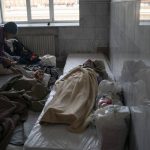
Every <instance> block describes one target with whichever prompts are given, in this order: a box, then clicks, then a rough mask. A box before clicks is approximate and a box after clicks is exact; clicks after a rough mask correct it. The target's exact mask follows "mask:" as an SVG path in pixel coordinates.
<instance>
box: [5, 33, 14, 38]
mask: <svg viewBox="0 0 150 150" xmlns="http://www.w3.org/2000/svg"><path fill="white" fill-rule="evenodd" d="M4 37H5V39H6V40H8V39H12V38H14V37H15V34H12V33H9V32H4Z"/></svg>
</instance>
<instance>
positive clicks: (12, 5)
mask: <svg viewBox="0 0 150 150" xmlns="http://www.w3.org/2000/svg"><path fill="white" fill-rule="evenodd" d="M1 2H2V10H3V21H4V22H7V21H27V9H26V0H18V1H14V0H2V1H1Z"/></svg>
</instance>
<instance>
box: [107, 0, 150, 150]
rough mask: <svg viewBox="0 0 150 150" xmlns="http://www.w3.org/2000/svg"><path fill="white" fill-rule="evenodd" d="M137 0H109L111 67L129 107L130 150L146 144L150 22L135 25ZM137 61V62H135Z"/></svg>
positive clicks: (148, 133)
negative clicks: (148, 23)
mask: <svg viewBox="0 0 150 150" xmlns="http://www.w3.org/2000/svg"><path fill="white" fill-rule="evenodd" d="M139 4H140V0H112V2H111V27H110V51H111V64H112V70H113V73H114V75H115V77H116V80H119V81H120V82H121V83H122V86H123V90H124V96H125V103H126V104H127V105H128V106H129V107H130V110H131V127H130V134H129V149H130V150H149V147H150V143H149V141H150V109H149V108H150V107H149V106H150V94H149V93H150V77H149V76H150V67H147V66H148V65H149V66H150V25H149V26H143V25H139V23H140V22H139ZM139 60H140V61H139Z"/></svg>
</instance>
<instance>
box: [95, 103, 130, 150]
mask: <svg viewBox="0 0 150 150" xmlns="http://www.w3.org/2000/svg"><path fill="white" fill-rule="evenodd" d="M94 118H95V124H96V129H97V133H98V137H99V138H100V141H101V142H102V145H101V150H124V146H125V142H126V138H127V134H128V125H129V118H130V111H129V108H128V107H127V106H119V105H109V106H106V107H104V108H101V109H98V110H97V111H96V112H95V114H94Z"/></svg>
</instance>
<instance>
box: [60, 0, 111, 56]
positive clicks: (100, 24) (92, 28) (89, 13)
mask: <svg viewBox="0 0 150 150" xmlns="http://www.w3.org/2000/svg"><path fill="white" fill-rule="evenodd" d="M79 4H80V26H79V27H62V28H59V50H60V54H61V55H63V54H64V53H69V52H96V49H97V47H108V45H109V14H110V12H109V10H110V9H109V6H110V2H109V0H80V1H79Z"/></svg>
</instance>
